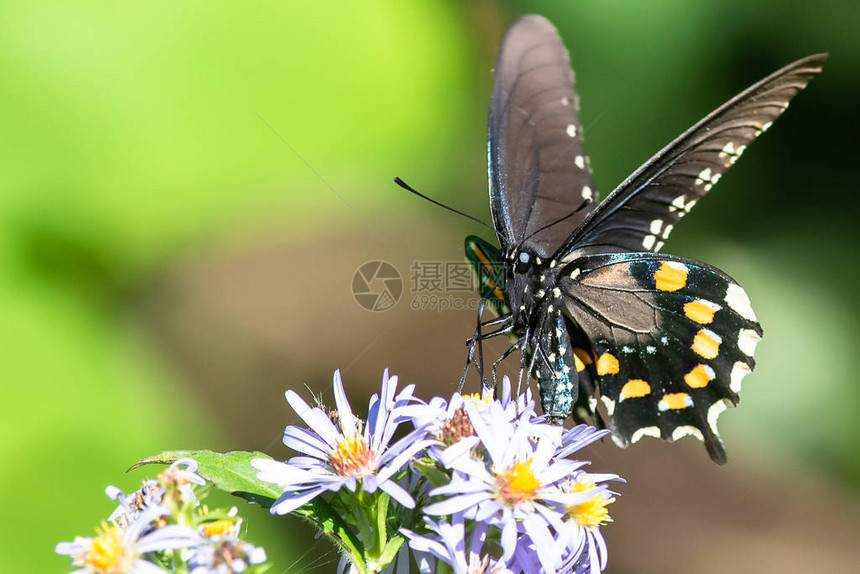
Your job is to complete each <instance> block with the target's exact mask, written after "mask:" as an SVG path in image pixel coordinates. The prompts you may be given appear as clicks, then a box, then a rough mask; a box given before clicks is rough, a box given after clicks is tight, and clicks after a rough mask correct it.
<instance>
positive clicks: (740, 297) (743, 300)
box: [726, 283, 757, 321]
mask: <svg viewBox="0 0 860 574" xmlns="http://www.w3.org/2000/svg"><path fill="white" fill-rule="evenodd" d="M726 303H728V304H729V307H731V308H732V309H733V310H734V311H735V312H736V313H737V314H738V315H740V316H741V317H743V318H744V319H746V320H747V321H757V319H756V316H755V312H754V311H753V309H752V305H751V304H750V298H749V297H748V296H747V292H746V291H744V290H743V288H742V287H741V286H740V285H737V284H735V283H732V284H730V285H729V288H728V289H727V290H726Z"/></svg>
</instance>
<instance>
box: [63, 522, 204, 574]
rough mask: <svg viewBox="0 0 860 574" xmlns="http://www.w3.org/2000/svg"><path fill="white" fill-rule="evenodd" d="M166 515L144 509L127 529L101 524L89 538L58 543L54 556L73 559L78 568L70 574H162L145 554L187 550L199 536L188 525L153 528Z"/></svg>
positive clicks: (160, 569) (198, 541)
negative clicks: (158, 519)
mask: <svg viewBox="0 0 860 574" xmlns="http://www.w3.org/2000/svg"><path fill="white" fill-rule="evenodd" d="M165 514H168V511H167V510H166V509H164V508H160V507H151V508H147V509H146V510H144V511H143V512H141V514H140V516H139V517H138V519H137V520H135V521H134V522H132V523H131V524H129V525H128V527H126V528H120V527H119V526H116V525H108V524H107V523H104V524H103V525H102V527H101V528H99V529H97V536H95V537H92V538H85V537H80V536H79V537H77V538H75V540H74V542H60V543H59V544H57V547H56V552H57V554H65V555H68V556H71V557H72V565H73V566H79V567H80V568H78V569H76V570H74V571H73V572H72V574H116V573H120V572H121V573H123V574H158V573H161V574H163V573H164V572H167V570H164V569H163V568H161V567H160V566H156V565H155V564H154V563H152V562H150V561H149V560H146V559H144V555H145V554H148V553H151V552H162V551H167V550H176V549H179V548H189V547H193V546H196V545H198V544H199V543H200V540H201V538H200V535H199V534H198V533H197V532H196V531H195V530H194V529H193V528H190V527H188V526H180V525H176V524H174V525H169V526H162V527H161V528H155V529H153V527H152V526H153V521H154V520H156V519H157V518H158V517H160V516H163V515H165Z"/></svg>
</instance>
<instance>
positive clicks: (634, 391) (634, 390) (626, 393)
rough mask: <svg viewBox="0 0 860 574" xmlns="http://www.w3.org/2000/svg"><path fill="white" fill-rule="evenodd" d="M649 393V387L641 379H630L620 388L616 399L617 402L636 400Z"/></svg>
mask: <svg viewBox="0 0 860 574" xmlns="http://www.w3.org/2000/svg"><path fill="white" fill-rule="evenodd" d="M650 392H651V385H649V384H648V383H647V382H646V381H643V380H642V379H630V380H629V381H627V382H626V383H625V384H624V386H623V387H622V388H621V394H620V395H619V397H618V400H619V401H623V400H624V399H637V398H639V397H644V396H646V395H648V394H649V393H650Z"/></svg>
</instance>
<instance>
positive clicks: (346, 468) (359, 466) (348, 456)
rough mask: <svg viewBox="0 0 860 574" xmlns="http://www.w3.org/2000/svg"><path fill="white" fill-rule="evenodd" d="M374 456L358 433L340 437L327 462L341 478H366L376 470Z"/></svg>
mask: <svg viewBox="0 0 860 574" xmlns="http://www.w3.org/2000/svg"><path fill="white" fill-rule="evenodd" d="M375 458H376V457H375V455H374V453H373V451H372V450H370V447H369V446H368V445H367V441H366V440H365V439H364V437H363V436H362V435H360V434H358V433H356V434H352V435H344V436H341V438H340V441H338V443H337V446H336V447H335V448H334V450H332V452H331V454H330V455H329V457H328V462H329V464H331V466H332V468H334V470H335V472H336V473H338V474H339V475H341V476H357V477H362V476H367V475H369V474H373V473H374V471H375V470H376V465H375Z"/></svg>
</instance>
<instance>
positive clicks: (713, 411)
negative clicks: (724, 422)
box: [708, 399, 732, 436]
mask: <svg viewBox="0 0 860 574" xmlns="http://www.w3.org/2000/svg"><path fill="white" fill-rule="evenodd" d="M730 406H732V401H730V400H729V399H720V400H718V401H717V402H715V403H714V404H712V405H711V406H710V407H709V408H708V426H710V427H711V430H712V431H714V434H715V435H717V436H720V432H719V431H718V430H717V419H718V418H720V415H721V414H723V411H724V410H726V409H727V408H729V407H730Z"/></svg>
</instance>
